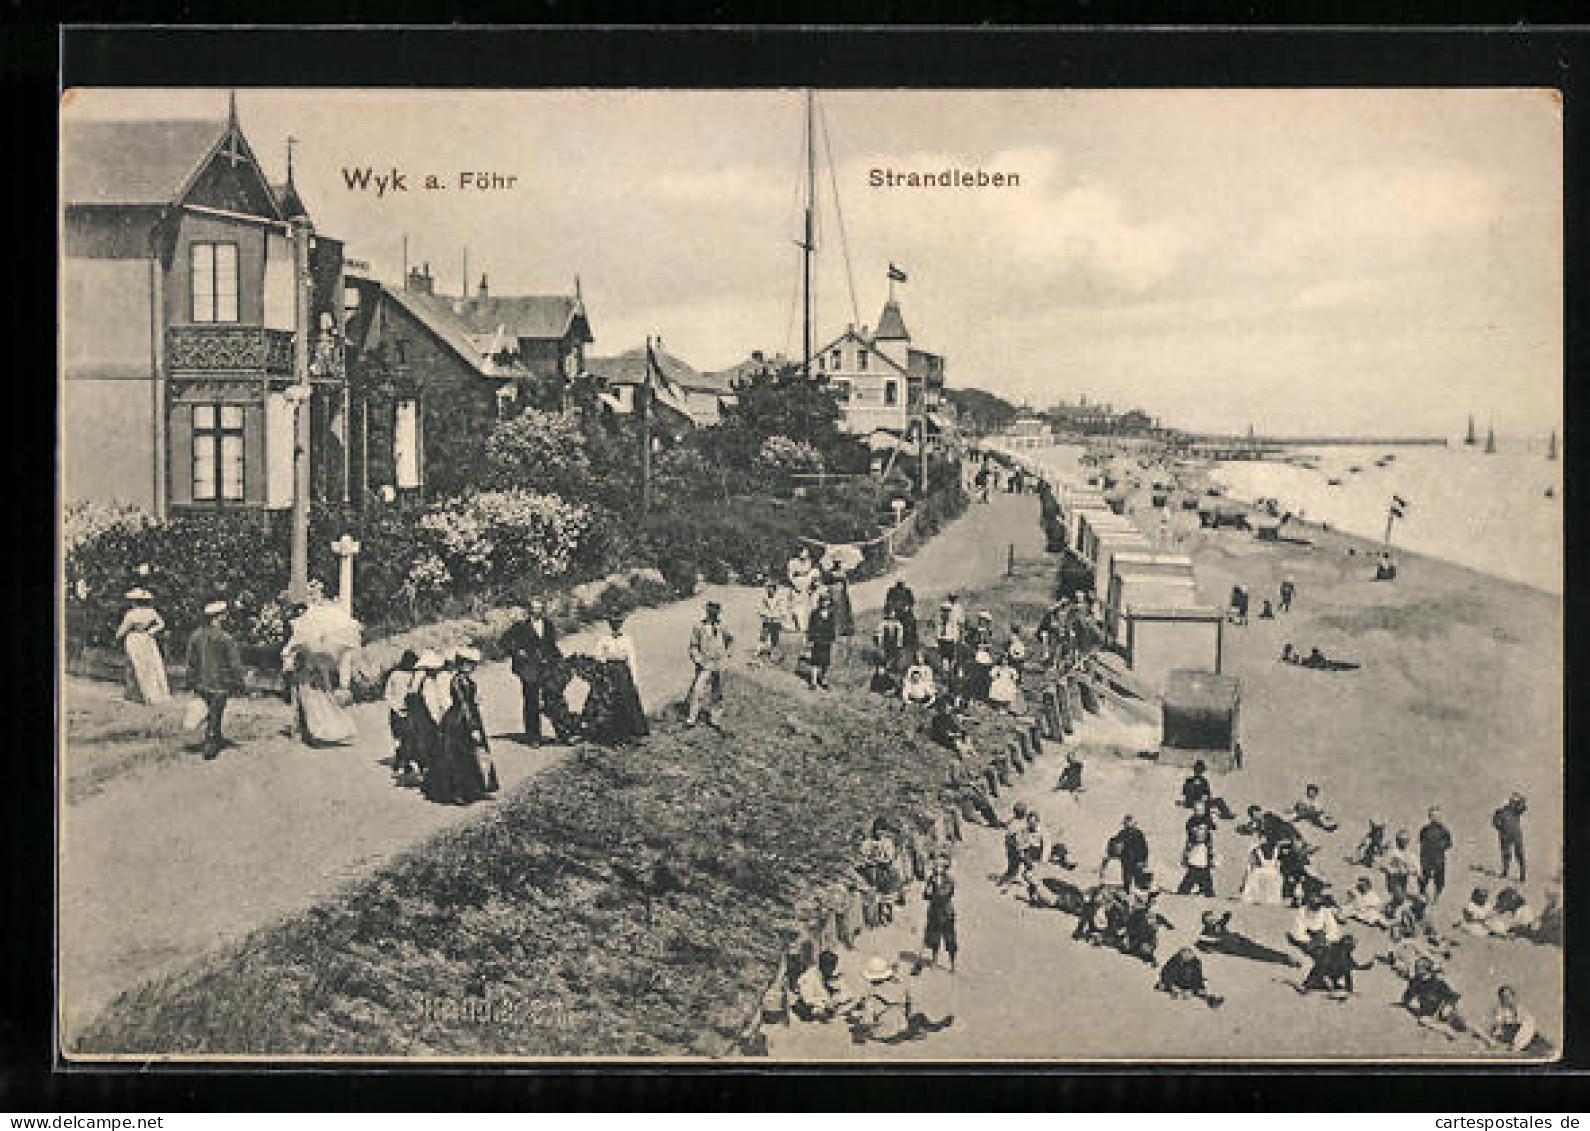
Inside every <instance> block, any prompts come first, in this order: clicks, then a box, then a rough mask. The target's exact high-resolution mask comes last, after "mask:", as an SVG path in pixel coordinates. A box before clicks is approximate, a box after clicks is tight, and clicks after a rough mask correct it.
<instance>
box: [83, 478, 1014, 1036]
mask: <svg viewBox="0 0 1590 1131" xmlns="http://www.w3.org/2000/svg"><path fill="white" fill-rule="evenodd" d="M1037 511H1038V507H1037V500H1036V499H1035V498H1033V497H1032V496H1006V495H1000V496H996V497H995V498H994V500H993V501H992V502H991V503H989V504H987V505H973V506H972V507H971V508H970V509H969V510H968V512H967V513H966V514H965V515H964V516H963V517H961V518H960V519H957V520H956V521H955V522H953V523H951V524H950V525H949V526H948V527H946V529H945V530H944V531H942V532H941V533H940V534H939V535H938V536H937V537H936V538H934V539H932V540H931V541H929V542H928V543H927V544H926V545H924V546H922V547H921V548H920V549H919V550H918V552H917V553H916V554H915V555H914V556H913V557H912V558H910V559H907V560H902V562H901V563H900V565H899V567H898V569H897V570H896V571H895V572H894V574H892V575H890V576H888V577H884V578H878V579H875V580H873V581H869V582H864V583H860V584H857V585H855V586H853V587H852V591H851V596H852V603H853V604H854V606H855V608H856V609H857V611H858V612H859V611H862V610H866V609H873V608H877V607H879V606H881V605H882V603H883V595H884V593H885V591H886V590H887V589H888V587H889V586H890V585H891V584H892V583H893V581H894V579H895V578H896V577H901V578H904V579H905V581H906V582H907V583H908V584H909V585H911V587H912V588H913V589H914V590H915V592H916V594H917V597H918V602H919V608H921V609H923V610H924V611H926V608H927V607H928V606H925V605H924V604H923V602H926V601H929V600H932V601H936V600H937V599H939V598H940V597H942V596H943V595H944V594H945V593H947V592H949V591H950V590H952V589H967V588H973V587H977V586H980V585H985V584H988V583H990V582H992V581H993V580H995V579H997V578H998V577H999V576H1001V575H1002V574H1003V573H1004V571H1005V568H1006V561H1007V555H1008V553H1009V551H1010V547H1011V546H1012V545H1014V547H1015V552H1016V553H1017V554H1018V555H1021V556H1029V557H1030V556H1033V555H1036V554H1038V553H1040V552H1041V551H1042V537H1041V532H1040V530H1039V523H1038V513H1037ZM758 592H759V591H758V590H756V589H755V588H752V587H744V586H707V587H705V588H704V589H703V590H702V591H701V592H700V593H699V594H697V595H696V596H695V597H692V598H690V599H688V600H684V601H679V602H675V603H672V604H669V605H664V606H659V607H657V608H652V609H645V610H640V611H637V612H636V613H635V614H634V615H633V616H632V617H631V618H630V621H629V632H630V635H631V636H632V638H633V639H634V641H635V646H636V651H637V657H638V664H639V668H640V678H641V685H642V692H643V695H644V698H645V702H646V706H647V708H648V710H651V711H656V710H658V709H660V708H663V707H665V706H666V705H667V704H669V703H671V702H674V701H677V700H678V699H679V698H680V697H681V696H682V695H683V694H684V693H685V691H686V690H687V689H688V686H689V681H690V677H691V667H690V664H689V661H688V659H687V657H686V643H687V641H688V639H689V632H690V627H691V625H692V624H694V623H695V622H696V621H697V620H698V619H699V618H700V616H701V610H702V606H703V605H704V603H705V602H706V601H707V600H709V599H715V600H718V601H720V602H722V604H723V606H724V620H725V623H726V624H727V625H728V626H729V628H730V630H731V631H732V632H734V634H735V636H736V639H737V641H738V647H737V652H738V653H739V654H740V657H741V659H742V661H743V657H744V656H745V655H746V654H747V653H748V652H750V651H751V649H752V648H753V647H754V643H755V639H756V617H755V605H756V600H757V597H758ZM597 631H598V629H594V628H593V629H587V630H585V631H582V632H579V633H576V634H574V635H572V636H570V637H569V638H568V639H567V640H566V641H565V646H566V650H568V651H571V652H573V651H581V650H584V649H588V648H589V647H590V646H591V644H592V643H593V641H594V640H595V634H596V632H597ZM478 682H479V684H480V688H481V700H482V706H483V710H484V715H485V721H486V726H487V729H488V730H489V731H490V732H491V734H492V736H493V738H494V742H493V753H494V754H495V757H496V763H497V770H498V774H499V776H500V778H501V779H502V785H503V789H504V792H507V791H509V790H512V789H513V788H514V787H515V786H517V785H518V784H519V783H521V782H523V781H524V780H525V779H527V778H529V777H532V776H534V775H535V774H538V773H541V772H542V771H544V770H546V769H547V768H549V767H551V766H554V765H556V764H558V763H559V762H560V761H562V759H564V758H565V757H567V756H568V753H569V748H568V747H559V746H547V747H541V748H539V749H532V748H529V747H526V746H524V745H523V744H522V743H520V742H519V741H517V739H518V737H519V732H520V730H521V723H520V720H519V688H518V683H517V681H516V680H515V679H514V677H513V675H512V673H511V672H510V671H509V670H508V668H507V665H506V664H505V663H494V664H488V665H485V666H484V667H483V669H482V670H481V672H480V675H479V680H478ZM110 693H113V692H107V690H106V689H105V688H104V687H100V686H96V685H91V684H87V683H85V682H84V681H71V682H69V684H68V686H67V691H66V694H67V696H68V698H71V697H73V696H78V695H94V694H99V695H104V694H110ZM126 709H127V710H128V711H129V712H136V711H147V710H150V709H149V708H143V707H136V706H133V705H128V706H127V708H126ZM252 709H256V710H257V709H259V708H258V707H257V706H256V707H253V708H252ZM354 710H355V715H356V717H357V720H358V725H359V738H358V741H357V742H356V743H355V744H354V745H352V746H348V747H340V748H331V749H310V748H307V747H305V746H303V745H302V744H300V743H297V742H294V741H292V740H290V739H288V738H287V737H285V736H281V737H273V738H270V739H267V740H263V741H259V742H253V743H249V744H247V745H244V746H240V747H238V748H235V749H231V750H227V751H225V752H223V753H222V755H221V757H220V758H219V759H217V760H216V761H214V762H204V761H202V760H201V759H200V758H199V757H198V756H197V754H195V755H192V756H191V757H183V758H180V759H176V760H173V761H167V762H165V763H162V764H160V765H154V766H149V767H146V768H144V769H141V770H139V771H136V772H133V773H129V774H127V775H125V776H123V777H119V778H115V779H113V780H111V781H109V782H107V783H105V785H104V787H103V789H102V790H100V792H98V793H96V794H94V795H92V796H89V797H85V798H83V799H81V800H79V801H76V802H74V803H71V804H64V803H63V805H62V812H61V824H60V837H61V841H60V863H59V868H58V881H59V888H60V920H59V930H60V935H59V938H60V943H59V949H60V955H59V959H60V977H61V984H60V989H61V993H60V1000H61V1002H62V1006H61V1010H62V1022H63V1036H64V1038H65V1045H66V1047H68V1048H69V1047H71V1035H72V1034H73V1033H74V1032H76V1031H79V1030H80V1029H81V1027H82V1026H83V1025H85V1024H86V1023H87V1022H88V1021H90V1020H91V1019H92V1018H93V1016H94V1015H95V1014H96V1013H97V1012H98V1010H100V1009H101V1008H103V1007H104V1006H105V1005H106V1004H108V1002H109V1001H110V1000H111V999H112V998H113V997H114V996H115V995H116V994H117V993H118V992H120V991H122V990H124V989H128V988H130V987H132V986H135V985H137V984H139V983H141V982H143V981H145V980H147V979H149V978H151V977H155V976H158V975H159V974H161V973H164V972H168V971H171V970H174V969H177V968H180V967H182V966H184V965H186V964H187V963H189V962H190V961H192V960H193V959H195V958H197V957H198V956H199V955H201V954H203V953H205V952H207V951H209V950H211V949H213V948H216V947H221V946H224V945H227V944H229V943H231V942H234V941H236V940H238V939H241V938H242V937H243V936H245V935H247V934H248V933H249V932H250V931H252V930H254V929H255V928H257V927H260V926H262V925H264V924H266V923H269V922H271V921H273V920H276V919H278V918H281V917H283V916H288V915H291V914H293V913H295V912H297V911H300V910H302V909H304V908H306V907H308V906H311V905H313V904H314V903H316V902H318V901H320V900H323V899H325V898H326V897H328V896H330V895H332V894H333V893H335V892H336V891H337V890H338V888H340V887H341V886H343V885H345V884H348V883H350V882H352V881H355V880H357V879H359V878H360V877H362V876H364V875H366V874H367V873H369V872H370V871H371V870H372V869H374V868H375V867H377V866H378V865H380V864H381V863H382V862H383V861H385V860H388V859H390V858H391V857H392V856H394V855H395V854H398V853H400V852H402V851H403V850H405V849H407V848H410V847H412V846H414V845H416V844H418V843H420V842H422V841H423V840H425V839H426V838H427V837H429V836H431V835H433V834H434V833H437V832H439V831H441V830H442V829H444V828H447V827H450V826H453V825H457V824H460V823H462V822H464V821H470V820H477V819H480V818H481V817H482V816H484V815H486V814H488V813H490V812H491V811H492V806H491V805H490V804H489V803H487V804H482V805H478V806H475V807H472V808H469V809H456V808H452V807H447V806H439V805H433V804H431V803H429V802H427V801H426V800H425V799H424V798H423V797H421V796H419V794H418V792H417V791H415V790H410V789H399V788H395V787H394V786H393V785H392V781H391V775H390V771H389V769H388V767H387V766H386V765H385V760H386V759H387V758H389V757H390V755H391V740H390V737H389V734H388V729H387V720H386V707H385V706H384V705H383V704H379V703H377V704H367V705H362V706H360V707H357V708H355V709H354ZM282 721H283V723H284V724H285V723H286V721H287V715H286V710H285V708H283V709H282ZM63 757H64V758H65V760H66V762H67V766H66V769H67V770H70V768H71V766H70V761H71V758H72V753H71V751H70V749H67V750H65V752H64V755H63ZM63 776H64V775H63Z"/></svg>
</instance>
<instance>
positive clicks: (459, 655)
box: [453, 646, 480, 664]
mask: <svg viewBox="0 0 1590 1131" xmlns="http://www.w3.org/2000/svg"><path fill="white" fill-rule="evenodd" d="M453 659H455V660H463V661H465V662H466V663H471V664H478V663H480V649H479V648H470V647H468V646H465V647H463V648H454V649H453Z"/></svg>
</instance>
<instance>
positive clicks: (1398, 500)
mask: <svg viewBox="0 0 1590 1131" xmlns="http://www.w3.org/2000/svg"><path fill="white" fill-rule="evenodd" d="M1391 501H1392V503H1393V504H1394V505H1396V506H1399V507H1405V506H1407V505H1408V500H1407V499H1404V498H1403V497H1402V496H1401V495H1393V496H1391Z"/></svg>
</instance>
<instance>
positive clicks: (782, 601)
mask: <svg viewBox="0 0 1590 1131" xmlns="http://www.w3.org/2000/svg"><path fill="white" fill-rule="evenodd" d="M756 616H757V620H759V621H760V622H761V631H760V632H759V633H758V634H757V638H756V654H757V655H758V656H760V657H762V658H764V659H770V660H772V661H773V662H774V663H777V662H778V660H779V659H780V658H781V655H782V654H781V653H780V651H779V640H780V638H781V637H782V636H783V633H784V621H785V618H786V617H788V616H789V598H788V596H786V595H785V592H784V590H783V589H782V588H781V587H780V586H779V583H778V582H777V581H774V580H773V579H772V578H768V580H767V585H766V586H765V587H764V588H763V590H762V597H761V599H760V600H759V601H757V604H756Z"/></svg>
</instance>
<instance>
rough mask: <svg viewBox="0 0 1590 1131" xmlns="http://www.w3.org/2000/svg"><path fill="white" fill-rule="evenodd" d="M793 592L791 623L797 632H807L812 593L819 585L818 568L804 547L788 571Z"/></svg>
mask: <svg viewBox="0 0 1590 1131" xmlns="http://www.w3.org/2000/svg"><path fill="white" fill-rule="evenodd" d="M787 572H788V574H789V584H790V589H791V590H792V592H791V593H790V598H789V616H790V622H791V625H792V626H793V628H794V629H795V631H796V632H805V631H806V621H807V618H808V617H810V615H811V611H812V591H813V589H814V588H815V587H816V584H817V566H816V563H814V562H813V561H812V553H811V551H810V550H808V549H806V547H804V546H802V547H801V549H800V551H799V552H798V553H797V554H796V555H795V556H794V557H793V558H791V559H790V560H789V566H788V569H787Z"/></svg>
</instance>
